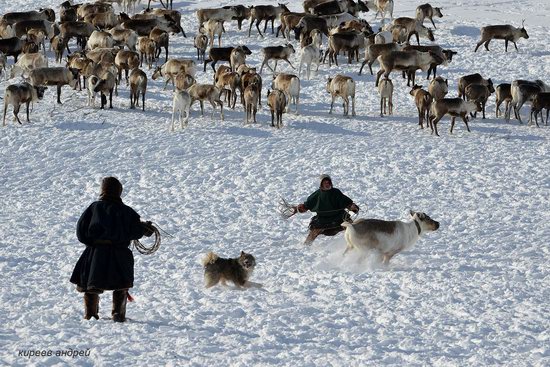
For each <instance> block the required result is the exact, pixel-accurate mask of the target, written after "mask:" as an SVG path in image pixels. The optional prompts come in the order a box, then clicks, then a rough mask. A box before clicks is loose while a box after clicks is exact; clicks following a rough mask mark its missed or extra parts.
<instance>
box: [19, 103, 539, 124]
mask: <svg viewBox="0 0 550 367" xmlns="http://www.w3.org/2000/svg"><path fill="white" fill-rule="evenodd" d="M30 104H31V103H30V102H27V122H28V123H30V122H31V120H30V119H29V106H30ZM537 126H539V124H538V123H537Z"/></svg>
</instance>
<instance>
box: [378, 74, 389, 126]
mask: <svg viewBox="0 0 550 367" xmlns="http://www.w3.org/2000/svg"><path fill="white" fill-rule="evenodd" d="M378 93H380V117H383V116H384V114H386V115H388V114H389V115H393V83H392V81H391V79H382V81H381V82H380V83H379V84H378ZM386 107H388V108H386Z"/></svg>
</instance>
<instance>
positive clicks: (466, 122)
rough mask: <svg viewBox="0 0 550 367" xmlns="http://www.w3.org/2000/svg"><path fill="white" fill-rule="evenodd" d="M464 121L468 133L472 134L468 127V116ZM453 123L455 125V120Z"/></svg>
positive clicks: (463, 117)
mask: <svg viewBox="0 0 550 367" xmlns="http://www.w3.org/2000/svg"><path fill="white" fill-rule="evenodd" d="M462 121H464V123H465V124H466V130H468V132H469V133H471V131H470V127H469V126H468V119H467V118H466V116H462ZM453 123H454V120H453Z"/></svg>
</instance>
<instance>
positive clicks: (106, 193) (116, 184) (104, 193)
mask: <svg viewBox="0 0 550 367" xmlns="http://www.w3.org/2000/svg"><path fill="white" fill-rule="evenodd" d="M121 195H122V184H121V183H120V181H119V180H118V179H117V178H116V177H104V178H103V179H102V180H101V192H100V194H99V198H100V199H115V200H116V199H118V200H120V196H121Z"/></svg>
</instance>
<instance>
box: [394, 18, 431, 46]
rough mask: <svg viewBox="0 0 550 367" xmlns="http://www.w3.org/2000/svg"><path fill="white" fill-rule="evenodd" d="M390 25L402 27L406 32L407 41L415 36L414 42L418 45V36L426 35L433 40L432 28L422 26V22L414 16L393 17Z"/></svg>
mask: <svg viewBox="0 0 550 367" xmlns="http://www.w3.org/2000/svg"><path fill="white" fill-rule="evenodd" d="M392 25H395V26H400V27H403V28H404V29H405V30H406V31H405V33H406V34H407V42H409V41H410V39H411V37H412V36H413V35H415V36H416V43H417V44H418V45H420V40H419V36H422V37H426V38H428V39H429V40H430V41H432V42H433V41H435V38H434V35H433V32H432V30H431V29H429V28H426V27H424V26H423V25H422V22H420V21H419V20H417V19H415V18H408V17H401V18H395V19H394V20H393V22H392Z"/></svg>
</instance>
